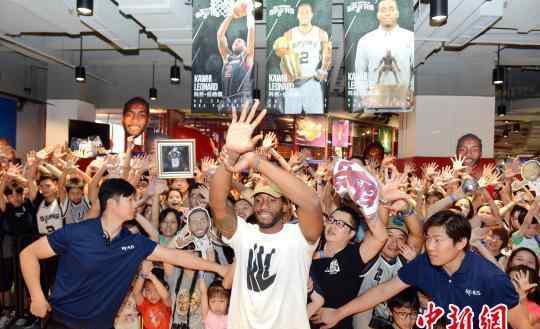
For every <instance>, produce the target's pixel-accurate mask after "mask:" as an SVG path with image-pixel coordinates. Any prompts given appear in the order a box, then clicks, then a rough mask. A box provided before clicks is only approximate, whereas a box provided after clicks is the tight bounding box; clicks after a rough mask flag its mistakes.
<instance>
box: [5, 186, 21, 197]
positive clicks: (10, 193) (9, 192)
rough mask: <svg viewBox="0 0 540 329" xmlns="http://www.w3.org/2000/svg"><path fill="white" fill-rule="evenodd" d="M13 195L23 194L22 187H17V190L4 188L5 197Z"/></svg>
mask: <svg viewBox="0 0 540 329" xmlns="http://www.w3.org/2000/svg"><path fill="white" fill-rule="evenodd" d="M13 193H17V194H23V193H24V189H23V188H22V187H17V188H14V189H12V188H6V189H5V190H4V194H5V195H12V194H13Z"/></svg>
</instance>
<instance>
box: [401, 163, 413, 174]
mask: <svg viewBox="0 0 540 329" xmlns="http://www.w3.org/2000/svg"><path fill="white" fill-rule="evenodd" d="M403 173H404V174H406V175H408V174H414V173H416V165H415V164H414V162H412V161H407V162H405V165H403Z"/></svg>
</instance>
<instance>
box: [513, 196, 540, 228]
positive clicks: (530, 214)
mask: <svg viewBox="0 0 540 329" xmlns="http://www.w3.org/2000/svg"><path fill="white" fill-rule="evenodd" d="M539 210H540V198H539V197H537V198H536V199H535V200H534V202H533V204H532V205H531V207H530V208H529V211H527V215H525V218H524V219H523V224H521V226H520V227H519V230H518V234H519V235H520V236H525V231H526V230H527V229H528V228H529V225H531V223H532V221H533V218H534V216H535V215H537V214H538V211H539Z"/></svg>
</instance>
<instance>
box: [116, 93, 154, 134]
mask: <svg viewBox="0 0 540 329" xmlns="http://www.w3.org/2000/svg"><path fill="white" fill-rule="evenodd" d="M149 119H150V104H148V102H147V101H145V100H144V99H143V98H141V97H134V98H132V99H130V100H129V101H128V102H127V103H126V104H125V105H124V111H123V114H122V125H123V126H124V131H125V132H126V136H127V137H129V136H132V137H137V136H139V135H140V134H142V133H143V132H144V129H146V126H147V125H148V120H149Z"/></svg>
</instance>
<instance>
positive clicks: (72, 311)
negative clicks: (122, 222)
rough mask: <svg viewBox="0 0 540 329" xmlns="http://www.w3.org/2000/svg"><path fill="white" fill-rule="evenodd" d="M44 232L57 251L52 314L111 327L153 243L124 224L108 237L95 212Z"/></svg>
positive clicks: (81, 325)
mask: <svg viewBox="0 0 540 329" xmlns="http://www.w3.org/2000/svg"><path fill="white" fill-rule="evenodd" d="M47 238H48V241H49V244H50V245H51V248H52V249H53V250H54V252H55V253H56V254H57V255H58V256H59V262H58V271H57V274H56V281H55V284H54V287H53V290H52V295H51V297H50V300H49V301H50V303H51V306H52V309H53V312H52V317H53V318H54V319H55V320H56V321H59V322H61V323H63V324H64V325H66V326H68V327H72V328H77V329H98V328H100V329H106V328H112V327H113V321H114V317H115V315H116V313H117V311H118V309H119V308H120V305H121V304H122V301H123V299H124V297H125V296H126V294H127V292H128V290H129V287H130V285H131V282H132V280H133V277H134V276H135V274H136V273H137V270H138V268H139V265H140V264H141V262H142V261H143V260H144V259H145V258H146V257H148V255H150V254H151V253H152V252H153V251H154V249H155V247H156V243H155V242H153V241H151V240H149V239H148V238H146V237H144V236H142V235H140V234H131V233H130V232H129V231H128V230H127V229H126V228H123V229H122V230H121V231H120V233H119V234H118V235H117V236H116V237H115V238H114V239H113V240H112V241H110V242H108V241H107V240H106V239H105V238H104V234H103V228H102V226H101V220H100V219H99V218H97V219H90V220H87V221H84V222H81V223H78V224H72V225H66V226H64V227H63V228H62V229H60V230H58V231H56V232H54V233H52V234H50V235H49V236H48V237H47Z"/></svg>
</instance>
